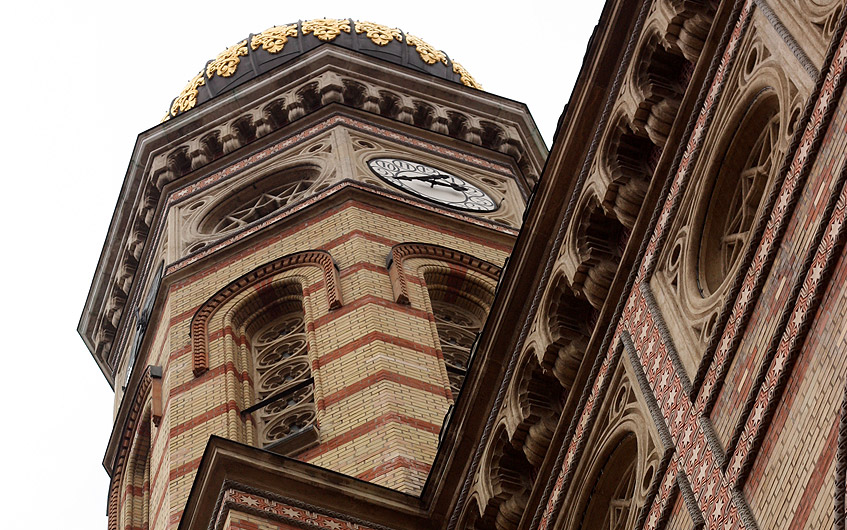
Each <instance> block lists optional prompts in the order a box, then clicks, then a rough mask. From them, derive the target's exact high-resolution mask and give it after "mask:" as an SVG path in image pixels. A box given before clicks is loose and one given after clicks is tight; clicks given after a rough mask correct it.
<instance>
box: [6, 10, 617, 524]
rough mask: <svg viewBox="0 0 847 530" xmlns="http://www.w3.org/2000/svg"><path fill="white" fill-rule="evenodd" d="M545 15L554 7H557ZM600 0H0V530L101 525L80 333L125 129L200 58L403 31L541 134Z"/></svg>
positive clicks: (158, 111)
mask: <svg viewBox="0 0 847 530" xmlns="http://www.w3.org/2000/svg"><path fill="white" fill-rule="evenodd" d="M554 4H555V7H553V6H554ZM601 4H602V2H601V1H600V0H583V1H580V2H573V1H559V2H555V3H554V2H553V1H548V2H542V1H531V0H517V1H511V2H487V3H482V2H473V3H471V2H459V1H456V0H452V1H430V2H420V1H415V2H369V1H361V0H360V1H358V2H341V1H323V2H293V1H288V2H286V1H277V2H260V1H251V2H232V1H229V2H218V1H210V0H209V1H203V2H190V3H189V2H186V3H181V2H177V1H173V0H172V1H168V2H163V1H150V2H102V3H95V2H67V1H64V2H53V3H49V2H48V3H40V2H35V1H32V0H31V1H29V2H25V3H24V2H15V3H14V4H12V3H7V4H6V5H5V6H4V8H3V15H2V20H0V40H2V43H3V47H2V49H3V50H4V54H3V55H4V56H3V59H2V61H0V64H2V65H3V72H2V76H0V79H2V81H0V83H2V87H0V91H2V101H3V103H4V105H5V108H6V111H5V113H4V118H5V125H4V126H3V127H2V128H0V154H1V155H2V170H0V171H1V172H2V173H0V175H2V183H3V187H4V190H3V191H4V193H3V207H2V208H0V219H2V226H4V227H5V230H4V234H5V242H4V243H5V244H4V246H3V254H2V257H3V259H2V261H0V263H2V264H0V267H2V271H0V272H2V279H3V280H4V281H5V282H6V283H5V285H4V287H3V289H2V292H3V297H2V306H0V307H2V309H0V315H2V322H3V323H4V324H5V333H4V334H3V335H4V337H5V340H4V341H3V344H4V345H5V347H4V348H3V349H2V350H0V351H2V353H3V358H4V359H5V360H6V363H5V370H4V373H5V376H4V381H3V383H2V384H0V397H2V403H3V405H4V406H5V407H6V414H5V417H4V418H3V420H2V422H0V425H2V427H0V429H2V432H0V434H2V436H0V473H2V480H0V513H3V518H4V521H3V523H2V526H3V528H7V529H15V530H16V529H27V530H37V529H42V528H43V529H47V528H51V529H52V528H73V529H76V528H86V529H88V528H91V529H95V530H106V515H105V514H106V489H107V486H108V477H107V475H106V472H105V471H104V469H103V467H102V464H101V462H102V458H103V454H104V452H105V449H106V442H107V441H108V438H109V433H110V431H111V426H112V398H113V394H112V391H111V389H110V388H109V385H108V383H107V382H106V379H105V378H104V377H103V375H102V374H101V373H100V371H99V369H98V368H97V365H96V364H95V362H94V360H93V359H92V358H91V355H90V354H89V352H88V350H87V349H86V348H85V346H84V345H83V343H82V340H81V339H80V338H79V336H78V335H77V333H76V325H77V321H78V320H79V316H80V311H81V310H82V305H83V303H84V301H85V297H86V294H87V292H88V287H89V285H90V284H91V278H92V275H93V273H94V268H95V266H96V264H97V259H98V257H99V255H100V250H101V248H102V245H103V241H104V238H105V235H106V230H107V228H108V226H109V220H110V219H111V215H112V212H113V210H114V207H115V201H116V199H117V196H118V192H119V190H120V186H121V182H122V180H123V177H124V175H125V173H126V168H127V164H128V162H129V157H130V155H131V153H132V148H133V145H134V144H135V139H136V136H137V135H138V133H140V132H141V131H144V130H145V129H148V128H150V127H152V126H155V125H156V124H158V122H159V119H160V118H161V117H162V116H163V115H164V113H165V112H166V110H167V109H168V106H169V104H170V101H171V99H172V98H173V97H175V96H176V95H177V94H178V93H179V92H180V90H181V89H182V87H183V86H184V85H185V83H186V82H187V81H188V80H189V79H190V78H191V77H192V76H193V75H194V74H195V73H197V72H198V71H199V70H200V69H201V68H203V66H204V64H205V62H206V60H208V59H211V58H213V57H214V56H215V55H217V53H219V52H220V51H222V50H223V49H225V48H226V47H228V46H230V45H231V44H234V43H235V42H237V41H238V40H240V39H242V38H245V37H246V36H247V35H248V34H249V33H251V32H253V33H258V32H260V31H262V30H264V29H266V28H268V27H270V26H273V25H278V24H284V23H291V22H294V21H296V20H298V19H302V20H308V19H311V18H321V17H339V18H341V17H352V18H354V19H359V20H370V21H373V22H378V23H381V24H386V25H391V26H395V27H399V28H401V29H403V30H404V31H407V32H409V33H412V34H414V35H417V36H419V37H421V38H423V39H424V40H426V41H428V42H429V43H430V44H432V45H433V46H435V47H437V48H440V49H442V50H444V51H445V52H446V53H447V54H448V55H449V56H450V57H452V58H455V59H456V60H457V61H459V62H461V63H462V64H463V65H464V66H465V67H466V68H467V69H468V70H469V71H470V73H471V74H472V75H473V76H474V77H475V78H476V79H477V81H479V82H480V83H481V84H482V85H483V87H484V88H485V89H486V90H487V91H489V92H493V93H496V94H499V95H502V96H506V97H508V98H511V99H515V100H518V101H522V102H525V103H527V104H528V105H529V109H530V111H531V112H532V114H533V116H534V117H535V120H536V123H537V124H538V127H539V129H540V131H541V133H542V135H543V136H544V138H545V140H546V141H547V143H548V145H549V144H550V142H551V141H552V138H553V133H554V128H555V126H556V121H557V119H558V117H559V114H560V113H561V112H562V108H563V107H564V105H565V103H566V102H567V100H568V98H569V97H570V93H571V88H572V85H573V82H574V80H575V78H576V75H577V73H578V72H579V68H580V65H581V62H582V57H583V54H584V51H585V47H586V44H587V43H588V39H589V37H590V35H591V32H592V29H593V27H594V24H595V23H596V21H597V19H598V17H599V15H600V9H601V7H602V5H601Z"/></svg>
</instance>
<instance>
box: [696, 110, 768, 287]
mask: <svg viewBox="0 0 847 530" xmlns="http://www.w3.org/2000/svg"><path fill="white" fill-rule="evenodd" d="M746 129H747V130H749V128H746ZM760 131H761V132H760V133H759V134H758V137H756V136H752V135H746V134H743V133H740V134H738V135H737V136H736V141H735V142H734V143H733V146H732V148H731V150H730V152H729V153H728V154H727V157H726V160H725V161H724V163H723V164H722V165H721V167H720V170H719V174H718V176H717V177H716V179H715V180H716V182H715V186H714V188H713V191H712V197H711V199H710V203H709V209H708V211H707V213H706V218H705V220H704V223H703V235H702V239H701V242H700V258H699V266H700V271H699V275H698V279H699V286H700V291H701V293H702V294H703V295H704V296H708V295H710V294H711V293H714V292H716V291H717V290H718V289H719V288H720V286H721V285H722V284H723V282H724V280H725V279H726V278H727V276H729V275H730V272H731V271H732V270H733V268H734V267H735V265H736V264H737V263H738V262H739V260H740V259H741V256H742V255H743V254H744V250H745V249H746V248H747V241H748V240H749V239H750V237H749V236H750V231H751V230H752V229H753V225H754V224H755V221H756V218H757V215H758V211H759V205H760V203H761V201H762V197H763V195H764V192H765V189H766V187H767V183H768V180H769V179H770V176H771V174H772V173H773V169H774V167H775V165H776V163H777V162H776V160H775V158H776V156H777V152H778V144H779V118H778V116H773V117H771V118H770V119H769V120H767V122H766V123H765V124H764V127H762V129H760ZM751 136H752V139H754V140H755V141H753V142H750V141H748V140H747V138H750V137H751Z"/></svg>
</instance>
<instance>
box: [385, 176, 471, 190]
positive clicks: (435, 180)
mask: <svg viewBox="0 0 847 530" xmlns="http://www.w3.org/2000/svg"><path fill="white" fill-rule="evenodd" d="M394 178H396V179H398V180H417V181H423V182H428V183H429V185H430V187H433V188H434V187H435V186H436V185H438V186H444V187H445V188H453V189H454V190H456V191H467V188H466V187H464V186H460V185H459V184H455V183H453V182H441V181H442V180H443V179H446V178H449V177H448V176H447V175H429V176H421V177H404V176H401V175H396V176H395V177H394Z"/></svg>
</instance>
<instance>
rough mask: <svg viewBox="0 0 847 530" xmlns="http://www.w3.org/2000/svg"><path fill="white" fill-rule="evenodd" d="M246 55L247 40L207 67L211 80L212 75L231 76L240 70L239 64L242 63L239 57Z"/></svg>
mask: <svg viewBox="0 0 847 530" xmlns="http://www.w3.org/2000/svg"><path fill="white" fill-rule="evenodd" d="M245 55H247V39H244V40H243V41H241V42H239V43H238V44H236V45H234V46H231V47H229V48H227V50H226V51H224V52H222V53H221V54H220V55H218V56H217V57H215V60H214V61H212V62H210V63H209V64H208V65H206V75H207V76H208V77H209V79H211V78H212V74H218V75H219V76H221V77H229V76H231V75H232V74H234V73H235V70H236V69H237V68H238V63H240V62H241V59H239V57H243V56H245Z"/></svg>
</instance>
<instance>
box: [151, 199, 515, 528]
mask: <svg viewBox="0 0 847 530" xmlns="http://www.w3.org/2000/svg"><path fill="white" fill-rule="evenodd" d="M450 222H454V221H450ZM282 234H284V236H283V235H282ZM260 237H261V238H264V239H261V240H259V241H258V242H256V243H255V244H254V245H253V246H252V247H251V248H249V249H248V250H246V251H244V252H242V253H241V254H240V255H239V257H238V259H232V258H229V259H227V260H222V259H220V258H218V259H216V258H215V257H214V256H212V257H210V258H207V259H206V262H207V263H208V266H209V270H207V271H204V272H202V273H198V274H196V275H195V276H196V278H189V279H187V280H185V281H182V282H180V283H177V284H175V285H174V286H173V287H172V288H171V290H170V292H169V293H168V301H167V305H166V307H165V311H164V312H163V317H162V320H161V322H162V323H161V324H160V325H159V328H158V329H157V333H158V335H157V337H156V344H157V349H158V350H161V354H157V357H156V363H158V364H160V365H161V366H163V368H164V380H163V393H164V399H165V409H164V416H163V419H162V425H161V428H159V429H156V428H154V429H153V431H154V432H153V437H154V443H153V462H152V471H151V479H152V481H153V485H152V495H151V506H150V510H151V527H153V528H156V529H165V528H173V527H175V525H176V524H177V523H178V521H179V517H180V515H181V510H182V508H183V506H184V504H185V500H186V498H187V495H188V493H189V491H190V489H191V485H192V482H193V480H194V474H195V471H196V467H197V465H198V463H199V459H200V457H201V456H202V454H203V450H204V449H205V446H206V443H207V440H208V438H209V436H211V435H217V436H223V437H227V438H230V439H233V440H237V441H239V442H242V443H251V444H252V443H255V432H254V426H253V425H252V423H251V421H250V420H249V419H248V420H245V419H243V418H242V417H241V415H240V411H241V410H243V409H244V408H246V407H248V406H249V405H250V404H252V403H251V402H250V399H251V396H252V389H251V385H252V382H251V380H250V378H249V373H248V370H246V369H244V361H245V359H246V356H247V355H248V353H249V351H248V346H247V345H243V344H238V343H237V342H236V341H235V339H234V338H233V337H232V336H231V335H229V334H218V335H216V336H215V338H213V339H212V340H210V341H209V360H210V362H209V372H207V373H206V374H204V375H202V376H201V377H199V378H196V377H195V376H194V374H193V373H192V354H191V342H190V336H189V328H190V322H191V316H192V315H193V312H194V311H196V309H197V308H198V307H199V306H200V305H201V304H203V303H204V302H205V301H206V300H208V299H209V298H210V297H211V296H213V295H214V294H215V293H216V292H217V291H218V290H219V289H221V288H222V287H223V286H225V285H226V284H228V283H229V282H231V281H233V280H235V279H237V278H239V277H240V276H242V275H244V274H245V273H247V272H249V271H251V270H253V269H255V268H257V267H259V266H261V265H263V264H265V263H268V262H270V261H273V260H275V259H278V258H280V257H282V256H285V255H288V254H292V253H294V252H299V251H304V250H312V249H323V250H326V251H328V252H330V254H331V255H332V257H333V259H334V260H335V262H336V263H337V265H338V267H339V269H340V289H341V295H342V299H343V303H344V306H343V307H342V308H341V309H338V310H335V311H333V312H330V311H329V308H328V304H327V298H326V288H325V286H324V285H323V283H322V275H321V273H320V270H319V269H318V268H316V267H304V268H298V269H296V270H294V271H289V272H287V273H286V274H288V275H289V276H290V277H292V278H294V277H296V278H297V279H298V281H300V282H302V284H303V286H304V288H305V289H306V296H305V298H306V300H305V301H304V302H305V305H306V317H307V321H309V322H312V323H313V324H314V326H311V327H310V328H309V355H310V359H311V361H312V365H313V367H314V370H313V375H314V376H315V378H316V399H317V400H318V401H321V402H322V404H323V406H322V407H321V408H319V411H318V422H319V426H320V430H321V443H322V444H325V443H327V442H329V441H333V440H334V443H333V444H332V446H331V447H330V446H326V447H322V446H321V447H318V448H314V449H312V450H310V451H309V452H307V453H306V454H305V455H304V457H308V458H309V459H310V461H311V462H312V463H314V464H316V465H320V466H325V467H327V468H329V469H333V470H337V471H340V472H342V473H346V474H349V475H352V476H359V477H361V478H364V479H365V480H371V481H373V482H375V483H378V484H382V485H385V486H388V487H392V488H396V489H399V490H401V491H405V492H408V493H416V492H418V491H420V488H421V487H422V485H423V483H424V481H425V479H426V474H427V470H428V467H429V465H430V464H431V462H432V460H433V458H434V455H435V449H436V446H437V428H438V426H440V425H441V422H442V420H443V417H444V413H445V412H446V410H447V408H448V406H449V400H448V398H447V395H448V394H447V391H448V384H447V377H446V371H445V370H444V366H443V362H442V361H441V360H440V359H439V357H437V356H436V349H437V345H438V342H437V334H436V331H435V327H434V323H433V320H432V317H431V315H430V314H428V313H429V311H428V308H429V303H428V300H427V298H426V292H425V290H424V288H423V287H422V286H421V285H420V283H419V282H418V283H416V281H415V279H414V278H411V280H412V281H410V294H411V298H412V300H411V306H410V307H408V306H398V305H397V304H394V303H393V292H392V290H391V283H390V280H389V277H388V274H387V271H386V270H385V259H386V257H387V256H388V254H389V253H390V249H391V246H392V244H395V243H401V242H426V243H432V244H436V245H442V246H445V247H449V248H453V249H456V250H459V251H462V252H465V253H468V254H471V255H474V256H476V257H478V258H480V259H484V260H486V261H490V262H493V263H496V264H498V265H501V264H502V263H503V261H504V260H505V258H506V256H507V252H506V249H505V248H503V246H502V244H495V243H488V242H486V241H483V240H480V239H478V238H476V237H473V236H469V235H466V234H465V233H463V232H462V231H461V230H459V229H454V230H450V231H448V230H440V229H439V228H438V227H436V226H431V225H427V223H426V222H424V221H420V220H415V219H414V218H412V217H409V218H404V217H403V216H400V215H398V214H394V213H390V214H389V213H382V212H380V211H378V210H377V209H375V208H372V207H369V206H360V205H357V204H352V203H348V204H347V205H344V206H342V207H339V208H336V209H335V210H334V211H332V212H331V213H330V214H329V215H325V216H322V217H321V216H319V217H318V218H316V219H312V220H311V221H310V222H307V223H304V224H303V226H302V227H300V228H299V230H290V231H288V232H282V231H281V230H274V229H273V228H269V229H266V230H265V232H263V233H262V234H261V235H260ZM493 239H494V238H492V240H493ZM500 240H502V239H500ZM223 321H224V320H223V316H222V315H214V316H213V317H212V318H211V319H210V325H209V330H210V332H212V331H214V330H215V329H216V326H217V327H218V328H219V327H220V326H221V325H222V323H223ZM369 333H370V334H373V333H377V334H381V335H379V336H374V338H373V340H368V341H365V342H364V343H356V344H355V345H352V346H351V344H352V343H354V341H357V340H359V339H361V338H362V337H365V336H370V335H368V334H369ZM394 339H396V341H395V340H394ZM360 342H361V341H360ZM338 351H342V352H343V354H338ZM324 356H326V357H325V359H324V360H323V361H321V363H320V366H318V364H319V363H318V359H321V358H322V357H324ZM228 363H229V366H230V367H231V368H230V369H224V368H225V367H226V366H227V364H228ZM386 373H390V374H396V376H392V377H390V378H388V379H385V378H383V379H380V378H379V375H380V374H386ZM245 375H246V376H248V377H246V378H245ZM369 378H371V379H372V380H369ZM408 381H412V383H411V384H408ZM357 384H358V385H359V386H356V385H357ZM350 388H354V390H350ZM433 426H435V427H433ZM357 432H361V435H359V436H351V437H350V439H344V437H345V435H350V433H357ZM342 439H343V441H339V440H342ZM310 455H311V456H310Z"/></svg>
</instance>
